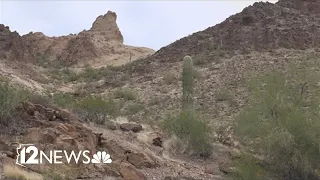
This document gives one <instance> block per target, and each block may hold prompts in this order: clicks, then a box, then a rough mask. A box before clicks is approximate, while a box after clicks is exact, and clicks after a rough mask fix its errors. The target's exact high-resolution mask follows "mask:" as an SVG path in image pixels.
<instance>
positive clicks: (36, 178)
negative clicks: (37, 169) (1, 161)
mask: <svg viewBox="0 0 320 180" xmlns="http://www.w3.org/2000/svg"><path fill="white" fill-rule="evenodd" d="M3 171H4V175H5V176H6V177H7V178H14V179H18V180H43V177H42V176H41V175H39V174H37V173H33V172H28V171H25V170H23V169H21V168H19V167H17V166H12V165H4V167H3Z"/></svg>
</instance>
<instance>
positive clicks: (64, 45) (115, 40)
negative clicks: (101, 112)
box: [0, 11, 154, 66]
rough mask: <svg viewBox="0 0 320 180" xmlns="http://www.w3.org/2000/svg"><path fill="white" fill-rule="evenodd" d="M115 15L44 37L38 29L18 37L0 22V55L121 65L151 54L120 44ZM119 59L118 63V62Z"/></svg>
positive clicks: (150, 50) (121, 40)
mask: <svg viewBox="0 0 320 180" xmlns="http://www.w3.org/2000/svg"><path fill="white" fill-rule="evenodd" d="M116 20H117V15H116V13H114V12H112V11H108V12H107V13H106V14H105V15H101V16H99V17H97V19H96V20H95V21H94V23H93V25H92V27H91V29H90V30H84V31H82V32H80V33H79V34H77V35H72V34H70V35H68V36H60V37H47V36H45V35H44V34H43V33H41V32H35V33H33V32H30V33H29V34H27V35H24V36H20V35H19V34H18V33H16V32H11V31H10V30H9V27H5V26H4V25H0V41H2V42H3V43H1V44H0V50H1V54H0V58H2V59H9V60H11V61H23V62H31V63H32V62H36V61H37V59H38V57H39V56H40V55H42V56H43V55H45V56H47V57H50V58H46V60H47V61H58V62H57V63H60V64H62V65H66V66H73V65H79V64H91V65H93V66H95V65H96V64H95V63H98V66H101V65H105V64H116V65H119V64H123V63H126V62H129V60H131V61H133V60H135V59H138V58H143V57H146V56H148V55H150V54H153V52H154V51H153V50H152V49H149V48H142V47H141V48H140V47H131V46H127V45H124V44H123V41H124V40H123V36H122V34H121V32H120V30H119V28H118V25H117V23H116ZM120 61H121V62H120Z"/></svg>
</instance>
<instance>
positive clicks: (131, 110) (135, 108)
mask: <svg viewBox="0 0 320 180" xmlns="http://www.w3.org/2000/svg"><path fill="white" fill-rule="evenodd" d="M144 108H145V107H144V106H143V105H142V104H138V103H133V104H129V105H128V106H127V107H126V115H134V114H137V113H138V112H140V111H142V110H143V109H144Z"/></svg>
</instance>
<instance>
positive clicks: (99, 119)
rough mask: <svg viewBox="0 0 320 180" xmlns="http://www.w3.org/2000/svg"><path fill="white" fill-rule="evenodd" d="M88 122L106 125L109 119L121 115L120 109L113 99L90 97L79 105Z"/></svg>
mask: <svg viewBox="0 0 320 180" xmlns="http://www.w3.org/2000/svg"><path fill="white" fill-rule="evenodd" d="M77 107H78V108H80V109H81V110H82V113H83V117H84V119H86V120H89V121H93V122H96V123H97V124H104V123H105V122H106V121H107V120H108V118H110V117H116V116H118V115H119V109H120V108H119V107H118V105H117V104H116V102H114V101H113V100H112V99H109V100H104V99H103V98H102V97H100V96H88V97H86V98H85V99H83V100H82V101H80V102H79V103H78V104H77Z"/></svg>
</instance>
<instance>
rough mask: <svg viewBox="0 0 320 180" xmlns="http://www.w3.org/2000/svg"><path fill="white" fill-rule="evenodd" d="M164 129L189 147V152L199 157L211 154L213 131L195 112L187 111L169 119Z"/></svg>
mask: <svg viewBox="0 0 320 180" xmlns="http://www.w3.org/2000/svg"><path fill="white" fill-rule="evenodd" d="M163 128H164V129H165V130H166V131H167V132H168V133H169V134H171V135H176V136H177V137H178V138H179V139H180V140H181V141H182V142H183V143H184V144H185V145H186V146H187V151H189V152H194V153H195V154H197V155H207V154H210V151H211V148H212V147H211V144H210V143H209V142H210V133H211V129H210V127H209V126H208V125H207V123H206V122H205V121H201V120H200V118H199V116H198V115H197V114H196V113H195V112H193V111H185V112H182V113H180V114H179V115H178V116H174V117H171V118H168V119H166V120H165V121H164V123H163Z"/></svg>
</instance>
